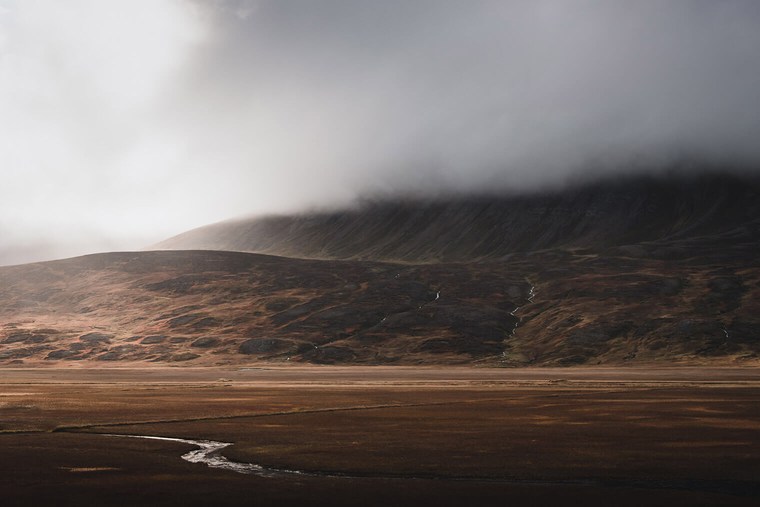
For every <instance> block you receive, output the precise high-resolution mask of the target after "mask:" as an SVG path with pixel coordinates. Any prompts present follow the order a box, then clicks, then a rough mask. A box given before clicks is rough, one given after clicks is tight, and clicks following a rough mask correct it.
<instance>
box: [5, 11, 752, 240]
mask: <svg viewBox="0 0 760 507" xmlns="http://www.w3.org/2000/svg"><path fill="white" fill-rule="evenodd" d="M759 28H760V5H759V4H758V3H757V2H753V1H722V2H712V1H702V0H694V1H670V2H662V1H654V0H642V1H637V2H630V1H620V0H618V1H616V0H604V1H602V0H594V1H592V0H576V1H560V0H532V1H503V0H480V1H467V2H461V1H446V0H434V1H433V0H418V1H414V2H409V1H401V0H387V1H382V2H377V1H374V0H351V1H348V0H344V1H336V0H322V1H318V2H317V1H311V0H276V1H275V0H258V1H256V0H247V1H232V0H228V1H225V0H213V1H212V0H208V1H205V0H195V1H190V0H186V1H180V0H143V1H134V0H133V1H124V2H109V3H108V7H107V8H106V7H105V6H104V4H103V2H98V1H95V0H89V1H86V0H76V1H73V2H67V3H66V4H65V6H64V4H62V3H61V2H55V1H43V0H23V2H22V1H8V0H0V112H1V113H2V114H0V156H2V162H3V167H4V168H3V176H4V184H3V185H2V188H0V202H2V204H0V207H1V208H0V226H2V228H4V230H15V231H16V233H14V237H20V235H21V234H20V233H19V231H20V230H21V229H24V230H27V231H33V232H32V233H30V234H31V235H32V236H34V237H35V238H37V237H39V236H40V235H44V234H45V233H46V231H48V230H49V229H50V228H52V227H57V225H50V224H61V223H63V224H64V225H65V227H73V228H79V229H80V230H82V231H84V232H83V233H82V235H83V237H87V236H88V234H89V232H87V231H91V230H94V231H98V232H97V234H100V235H101V236H104V237H106V238H108V240H109V241H111V242H113V243H115V244H119V245H127V246H129V245H132V244H133V243H132V242H135V243H134V246H135V247H139V246H142V245H141V244H139V241H138V240H136V239H135V238H138V237H140V238H144V243H143V244H148V243H149V242H151V241H153V240H158V239H160V238H161V237H163V236H168V235H170V234H172V233H175V232H180V231H181V230H183V229H187V228H190V227H193V226H197V225H201V224H203V223H208V222H213V221H217V220H221V219H224V218H229V217H233V216H239V215H245V214H252V213H266V212H279V211H293V210H297V209H302V208H304V207H310V206H325V205H336V204H341V203H349V202H350V201H352V200H353V199H355V198H357V197H360V196H367V195H373V194H376V193H383V194H388V193H391V194H392V193H397V192H401V193H408V192H423V193H425V192H460V191H461V192H478V191H483V190H486V189H487V190H494V189H518V190H520V189H529V188H536V187H539V186H543V185H557V184H562V183H564V182H566V181H568V180H573V179H574V178H577V177H581V176H584V175H587V174H589V173H595V174H599V173H601V174H606V175H609V174H615V173H617V172H624V171H629V170H631V168H641V169H650V168H653V167H655V168H657V167H666V166H668V165H669V164H672V163H674V162H678V161H684V160H688V161H691V162H693V163H695V164H696V165H708V164H709V165H712V166H715V167H741V168H754V167H759V166H760V143H758V142H757V136H758V133H760V29H759ZM50 217H55V220H53V221H51V218H50ZM8 237H10V235H9V236H8ZM140 241H142V240H140ZM85 243H86V241H85ZM98 244H100V243H98ZM94 245H95V242H93V243H92V244H91V246H93V247H94ZM0 246H2V245H0ZM83 248H85V246H83ZM88 248H89V247H88Z"/></svg>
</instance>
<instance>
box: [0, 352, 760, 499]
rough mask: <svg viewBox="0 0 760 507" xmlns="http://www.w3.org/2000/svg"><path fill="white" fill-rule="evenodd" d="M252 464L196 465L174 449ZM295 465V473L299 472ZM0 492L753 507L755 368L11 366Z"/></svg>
mask: <svg viewBox="0 0 760 507" xmlns="http://www.w3.org/2000/svg"><path fill="white" fill-rule="evenodd" d="M118 435H139V436H160V437H169V438H178V439H192V440H213V441H219V442H228V443H231V444H232V445H230V446H228V447H226V448H224V449H222V450H221V451H220V452H221V455H222V456H224V457H225V458H226V459H227V460H230V461H232V462H237V463H249V464H255V465H261V466H262V467H263V469H262V470H261V471H259V472H255V469H252V467H249V468H251V469H249V470H248V471H249V472H250V471H252V470H253V471H254V473H247V474H244V473H238V472H235V471H231V470H226V469H220V468H211V467H209V466H207V465H206V464H204V463H191V462H188V461H185V460H183V459H182V458H181V456H182V455H183V454H185V453H187V452H189V451H191V450H193V449H196V447H194V446H192V445H189V444H187V443H182V442H176V441H169V440H156V439H144V438H123V437H119V436H118ZM295 471H298V472H300V473H292V472H295ZM0 495H2V505H4V506H10V505H25V506H26V505H99V506H110V505H125V506H126V505H129V506H134V505H204V506H212V505H262V506H268V505H277V506H284V505H330V506H344V505H345V506H349V505H351V506H353V505H438V506H445V505H529V504H530V505H581V504H583V505H758V504H760V370H759V369H755V368H687V367H683V368H635V369H634V368H630V369H624V368H620V369H614V368H566V369H541V368H535V369H493V368H458V367H451V368H426V367H421V368H413V367H318V366H302V367H299V366H296V367H281V366H271V367H266V366H264V367H256V368H235V369H232V368H227V369H225V368H195V369H193V368H168V367H167V368H160V367H154V368H138V367H136V368H113V369H95V368H92V369H89V368H85V367H80V366H72V367H71V368H66V369H63V368H56V369H54V368H44V367H41V368H27V369H21V368H5V369H0Z"/></svg>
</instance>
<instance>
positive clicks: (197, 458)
mask: <svg viewBox="0 0 760 507" xmlns="http://www.w3.org/2000/svg"><path fill="white" fill-rule="evenodd" d="M107 436H109V437H124V438H142V439H146V440H162V441H165V442H178V443H182V444H188V445H194V446H196V447H198V449H196V450H194V451H190V452H186V453H185V454H183V455H182V459H183V460H185V461H189V462H190V463H205V464H206V465H208V466H210V467H211V468H221V469H222V470H230V471H233V472H237V473H239V474H253V475H258V476H261V477H274V476H278V475H308V474H306V473H304V472H299V471H297V470H280V469H277V468H266V467H263V466H261V465H256V464H254V463H239V462H237V461H230V460H229V459H227V458H225V457H224V456H222V454H221V453H220V452H219V451H221V450H222V449H224V448H225V447H229V446H230V445H232V444H231V443H228V442H216V441H214V440H188V439H184V438H170V437H154V436H150V435H118V434H107Z"/></svg>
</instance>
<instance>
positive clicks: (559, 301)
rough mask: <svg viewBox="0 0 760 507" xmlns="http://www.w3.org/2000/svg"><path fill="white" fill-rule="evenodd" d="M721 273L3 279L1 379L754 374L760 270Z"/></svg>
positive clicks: (79, 273) (533, 259) (264, 266)
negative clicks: (65, 375)
mask: <svg viewBox="0 0 760 507" xmlns="http://www.w3.org/2000/svg"><path fill="white" fill-rule="evenodd" d="M732 256H733V257H732ZM718 257H719V258H718ZM718 257H716V258H715V259H710V258H704V259H699V260H694V259H692V260H684V261H678V262H674V261H664V260H657V259H643V258H636V257H631V256H627V255H623V254H615V255H613V254H609V255H605V256H600V255H597V254H594V253H589V252H585V251H581V250H576V251H559V250H558V251H547V252H542V253H534V254H525V255H522V254H519V255H514V256H512V257H511V258H510V259H509V260H506V261H493V262H486V261H484V262H473V263H440V264H423V265H409V264H406V265H399V264H391V263H379V262H368V261H318V260H302V259H288V258H282V257H271V256H265V255H257V254H247V253H234V252H207V251H177V252H133V253H111V254H99V255H92V256H86V257H79V258H74V259H68V260H62V261H54V262H45V263H37V264H27V265H22V266H13V267H5V268H0V364H6V365H19V366H24V365H55V364H62V363H63V364H80V365H81V364H100V365H103V364H127V363H135V362H138V363H145V364H151V363H160V364H174V365H184V364H188V365H247V364H256V363H257V362H259V361H270V362H271V361H276V362H299V361H301V362H303V361H305V362H315V363H328V364H431V365H432V364H482V365H490V366H519V365H545V366H570V365H580V364H607V365H620V364H627V365H637V364H640V365H643V364H651V363H668V364H670V363H675V364H708V363H709V364H758V363H760V359H759V356H758V354H760V339H758V335H757V329H760V266H759V265H758V260H756V258H754V257H752V256H750V257H746V253H742V250H741V249H735V250H730V249H729V250H723V251H722V252H721V253H720V255H719V256H718Z"/></svg>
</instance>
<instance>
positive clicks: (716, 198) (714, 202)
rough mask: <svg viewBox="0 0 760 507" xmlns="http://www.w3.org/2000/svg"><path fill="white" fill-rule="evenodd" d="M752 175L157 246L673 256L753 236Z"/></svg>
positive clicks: (364, 255) (358, 212)
mask: <svg viewBox="0 0 760 507" xmlns="http://www.w3.org/2000/svg"><path fill="white" fill-rule="evenodd" d="M759 242H760V179H758V178H756V177H739V176H730V175H716V174H703V175H700V176H691V177H686V176H683V175H682V176H677V175H670V176H659V177H654V176H637V177H633V176H631V177H628V178H621V179H616V180H607V181H600V182H595V183H589V184H585V185H578V186H575V187H571V188H565V189H562V190H557V191H554V192H545V193H534V194H528V195H514V196H480V197H451V198H447V199H437V200H419V199H418V200H407V201H379V202H374V203H367V204H365V205H363V206H361V207H359V208H357V209H349V210H340V211H332V212H321V213H311V214H304V215H293V216H274V217H264V218H258V219H256V218H253V219H246V220H237V221H230V222H223V223H219V224H214V225H210V226H206V227H201V228H199V229H195V230H192V231H189V232H186V233H184V234H180V235H179V236H176V237H174V238H171V239H168V240H166V241H164V242H162V243H160V244H158V245H156V248H158V249H208V250H235V251H250V252H259V253H267V254H272V255H283V256H288V257H304V258H322V259H372V260H386V261H404V262H456V261H473V260H483V259H499V258H503V257H505V256H509V255H511V254H514V253H516V252H531V251H536V250H545V249H556V248H562V249H568V248H585V249H593V250H594V251H596V252H603V251H606V250H608V249H611V248H617V247H623V249H624V250H625V251H626V252H627V253H628V254H630V255H641V256H645V257H654V258H663V259H667V258H669V259H673V258H684V257H689V256H693V255H697V256H702V255H712V254H713V253H714V252H713V251H712V250H711V249H712V248H713V247H714V246H717V245H720V244H724V243H730V244H732V245H739V244H744V245H759V244H760V243H759Z"/></svg>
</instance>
